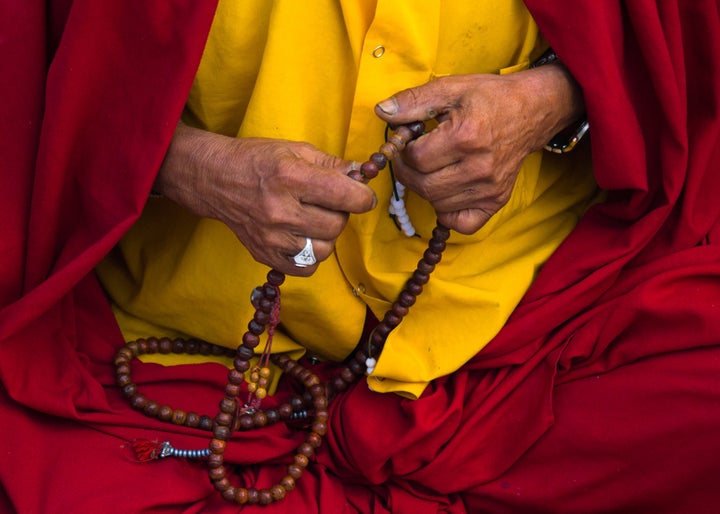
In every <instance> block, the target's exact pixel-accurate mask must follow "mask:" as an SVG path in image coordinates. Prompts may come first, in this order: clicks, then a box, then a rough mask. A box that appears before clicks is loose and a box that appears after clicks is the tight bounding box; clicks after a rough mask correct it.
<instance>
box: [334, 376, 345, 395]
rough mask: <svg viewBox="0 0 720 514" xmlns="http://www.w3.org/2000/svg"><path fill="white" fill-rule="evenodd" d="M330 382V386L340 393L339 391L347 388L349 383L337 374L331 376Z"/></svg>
mask: <svg viewBox="0 0 720 514" xmlns="http://www.w3.org/2000/svg"><path fill="white" fill-rule="evenodd" d="M331 384H332V388H333V389H334V390H335V391H337V392H338V393H341V392H343V391H345V390H346V389H347V388H348V385H349V384H348V383H347V382H345V381H344V380H343V379H342V377H340V376H337V377H335V378H333V379H332V382H331Z"/></svg>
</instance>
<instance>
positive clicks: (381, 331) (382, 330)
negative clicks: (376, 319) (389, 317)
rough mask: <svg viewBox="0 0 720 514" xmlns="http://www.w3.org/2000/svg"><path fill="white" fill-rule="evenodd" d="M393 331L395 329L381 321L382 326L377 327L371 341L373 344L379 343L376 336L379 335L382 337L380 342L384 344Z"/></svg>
mask: <svg viewBox="0 0 720 514" xmlns="http://www.w3.org/2000/svg"><path fill="white" fill-rule="evenodd" d="M392 329H393V327H391V326H389V325H388V324H387V323H384V322H382V321H381V322H380V324H379V325H378V326H377V327H375V332H374V333H373V337H371V338H370V340H371V341H373V342H377V341H378V340H377V339H376V338H375V334H378V336H380V339H379V340H381V341H383V342H384V341H385V339H386V338H387V336H388V335H389V334H390V332H392Z"/></svg>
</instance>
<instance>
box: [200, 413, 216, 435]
mask: <svg viewBox="0 0 720 514" xmlns="http://www.w3.org/2000/svg"><path fill="white" fill-rule="evenodd" d="M212 427H213V420H212V418H211V417H210V416H206V415H204V414H203V415H202V416H200V426H198V428H199V429H201V430H207V431H208V432H209V431H210V430H212Z"/></svg>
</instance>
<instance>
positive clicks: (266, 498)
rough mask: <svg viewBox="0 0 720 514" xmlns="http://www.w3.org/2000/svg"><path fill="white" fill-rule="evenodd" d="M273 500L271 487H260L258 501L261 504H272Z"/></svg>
mask: <svg viewBox="0 0 720 514" xmlns="http://www.w3.org/2000/svg"><path fill="white" fill-rule="evenodd" d="M272 501H273V498H272V493H271V492H270V489H260V491H258V503H259V504H260V505H270V504H271V503H272Z"/></svg>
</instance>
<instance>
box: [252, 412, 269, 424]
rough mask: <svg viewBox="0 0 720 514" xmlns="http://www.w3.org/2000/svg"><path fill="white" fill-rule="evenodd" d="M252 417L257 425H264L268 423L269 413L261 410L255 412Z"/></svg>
mask: <svg viewBox="0 0 720 514" xmlns="http://www.w3.org/2000/svg"><path fill="white" fill-rule="evenodd" d="M252 418H253V424H254V425H255V426H256V427H264V426H265V425H267V421H268V419H267V415H266V414H265V413H264V412H263V411H261V410H259V411H257V412H255V414H253V417H252Z"/></svg>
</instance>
